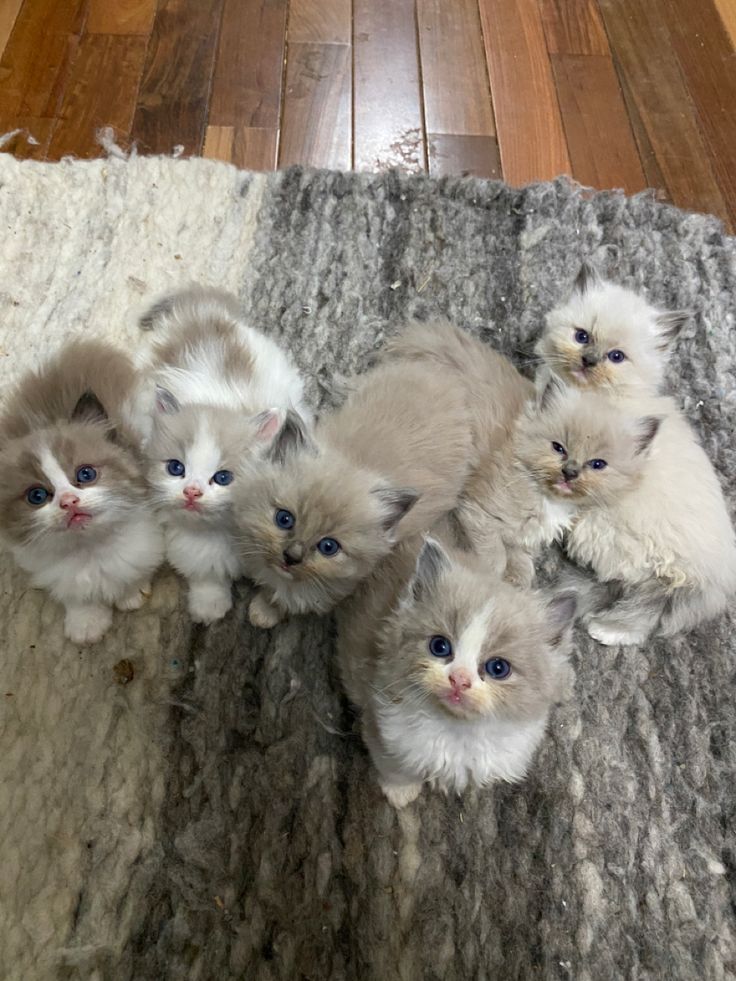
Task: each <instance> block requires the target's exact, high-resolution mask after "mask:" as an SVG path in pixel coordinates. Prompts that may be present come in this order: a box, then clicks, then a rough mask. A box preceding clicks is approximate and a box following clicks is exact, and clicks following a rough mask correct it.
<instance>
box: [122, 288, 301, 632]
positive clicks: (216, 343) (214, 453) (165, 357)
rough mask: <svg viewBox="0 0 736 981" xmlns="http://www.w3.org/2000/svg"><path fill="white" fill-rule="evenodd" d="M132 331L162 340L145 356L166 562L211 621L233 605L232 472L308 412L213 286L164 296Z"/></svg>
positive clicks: (265, 343) (199, 614)
mask: <svg viewBox="0 0 736 981" xmlns="http://www.w3.org/2000/svg"><path fill="white" fill-rule="evenodd" d="M141 326H142V327H144V328H147V329H150V328H154V329H155V330H156V333H157V335H158V334H160V335H161V336H160V339H157V341H156V343H155V345H154V347H153V352H152V355H151V358H150V368H149V375H150V378H151V379H152V381H153V383H154V384H155V387H156V412H155V413H154V416H153V424H152V430H151V433H150V436H149V439H148V441H147V443H146V454H147V457H148V459H149V468H148V478H149V480H150V483H151V486H152V487H153V490H154V501H155V504H156V508H157V511H158V513H159V515H160V517H161V519H162V522H163V525H164V528H165V534H166V556H167V558H168V560H169V562H170V563H171V565H173V567H174V568H175V569H176V570H177V571H178V572H179V573H180V574H181V575H182V576H184V577H185V578H186V579H187V580H188V582H189V612H190V614H191V616H192V619H193V620H196V621H199V622H202V623H211V622H213V621H214V620H218V619H220V618H221V617H223V616H224V615H225V614H226V613H227V611H228V610H229V609H230V607H231V606H232V588H231V587H232V582H233V580H234V579H237V578H238V577H239V576H240V575H242V572H243V567H242V564H241V561H240V557H239V555H238V552H237V550H236V548H235V543H234V537H233V536H234V526H233V523H232V493H233V489H234V487H235V485H236V483H237V479H238V478H237V476H236V475H237V473H238V467H239V466H240V465H241V464H242V463H243V461H244V460H245V459H247V458H248V457H249V456H250V455H252V454H253V453H254V451H255V450H256V449H258V448H260V447H263V446H264V445H267V444H268V443H269V442H270V440H271V439H272V437H273V435H274V434H275V433H276V431H277V430H278V428H279V426H280V425H281V423H282V422H283V420H284V418H285V415H286V412H287V410H289V409H291V408H298V409H300V410H301V411H303V412H306V411H307V410H306V409H305V408H304V406H303V404H302V400H303V383H302V380H301V378H300V377H299V374H298V372H297V370H296V368H295V367H294V366H293V365H292V364H291V362H290V361H289V359H288V358H287V356H286V355H285V354H284V352H283V351H282V350H281V349H280V348H279V347H278V346H277V345H276V344H275V343H274V342H273V341H271V340H270V339H269V338H268V337H265V336H264V335H263V334H261V333H259V332H258V331H257V330H254V329H253V328H252V327H249V326H247V325H246V324H244V323H243V321H242V319H241V315H240V311H239V307H238V303H237V300H236V299H235V298H234V297H232V296H230V295H228V294H227V293H223V292H221V291H219V290H214V289H204V288H199V287H194V288H191V289H187V290H184V291H183V292H180V293H177V294H174V295H172V296H169V297H167V298H165V299H164V300H162V301H160V302H159V303H157V304H156V305H155V306H153V307H152V308H151V310H149V312H148V313H147V314H146V315H145V316H144V317H143V318H142V320H141Z"/></svg>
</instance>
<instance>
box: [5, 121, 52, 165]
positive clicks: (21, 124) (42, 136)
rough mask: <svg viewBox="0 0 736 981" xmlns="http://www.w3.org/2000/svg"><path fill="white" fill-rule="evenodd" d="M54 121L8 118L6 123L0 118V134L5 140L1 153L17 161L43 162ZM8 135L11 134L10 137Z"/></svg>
mask: <svg viewBox="0 0 736 981" xmlns="http://www.w3.org/2000/svg"><path fill="white" fill-rule="evenodd" d="M55 125H56V120H55V119H48V118H46V119H34V118H33V117H32V116H9V117H7V122H6V121H5V120H3V119H1V118H0V127H2V133H4V134H7V137H8V138H7V139H6V141H5V142H4V143H3V145H2V152H3V153H11V154H12V155H13V156H14V157H17V158H18V159H19V160H45V159H46V152H47V151H48V148H49V143H50V142H51V134H52V132H53V130H54V126H55ZM10 133H13V135H12V136H10Z"/></svg>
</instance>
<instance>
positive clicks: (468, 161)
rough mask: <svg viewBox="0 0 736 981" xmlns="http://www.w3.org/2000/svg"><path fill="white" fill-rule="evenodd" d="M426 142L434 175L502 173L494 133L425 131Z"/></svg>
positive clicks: (494, 176)
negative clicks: (477, 134)
mask: <svg viewBox="0 0 736 981" xmlns="http://www.w3.org/2000/svg"><path fill="white" fill-rule="evenodd" d="M427 145H428V148H429V172H430V174H431V175H432V176H433V177H444V176H445V175H448V174H449V175H454V176H461V177H466V176H470V177H491V178H494V179H496V180H498V179H500V177H501V157H500V155H499V152H498V143H497V142H496V139H495V137H493V136H458V135H455V134H447V133H428V134H427Z"/></svg>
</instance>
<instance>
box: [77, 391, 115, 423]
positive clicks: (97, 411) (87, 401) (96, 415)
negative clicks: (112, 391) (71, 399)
mask: <svg viewBox="0 0 736 981" xmlns="http://www.w3.org/2000/svg"><path fill="white" fill-rule="evenodd" d="M71 418H72V420H73V421H74V422H107V421H108V418H107V412H106V411H105V407H104V405H103V404H102V402H100V400H99V399H98V398H97V396H96V395H95V393H94V392H89V391H88V392H85V393H84V394H83V395H81V396H80V397H79V399H78V401H77V404H76V405H75V406H74V408H73V409H72V415H71Z"/></svg>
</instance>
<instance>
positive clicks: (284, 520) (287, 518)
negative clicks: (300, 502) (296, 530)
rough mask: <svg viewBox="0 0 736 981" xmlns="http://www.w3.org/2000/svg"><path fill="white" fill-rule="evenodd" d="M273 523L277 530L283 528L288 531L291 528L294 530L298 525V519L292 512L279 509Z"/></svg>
mask: <svg viewBox="0 0 736 981" xmlns="http://www.w3.org/2000/svg"><path fill="white" fill-rule="evenodd" d="M273 522H274V524H275V525H276V527H277V528H283V529H284V530H285V531H288V530H289V528H293V527H294V525H295V524H296V518H295V517H294V515H293V514H292V513H291V511H287V510H286V509H285V508H279V509H278V511H277V512H276V514H274V516H273Z"/></svg>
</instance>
